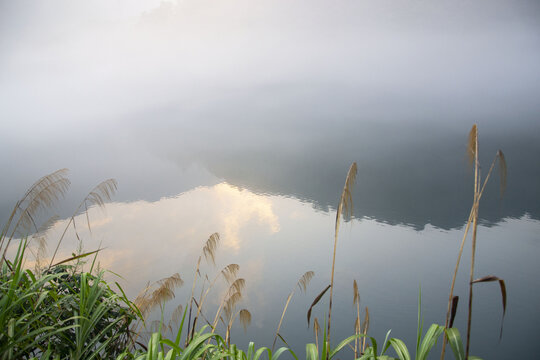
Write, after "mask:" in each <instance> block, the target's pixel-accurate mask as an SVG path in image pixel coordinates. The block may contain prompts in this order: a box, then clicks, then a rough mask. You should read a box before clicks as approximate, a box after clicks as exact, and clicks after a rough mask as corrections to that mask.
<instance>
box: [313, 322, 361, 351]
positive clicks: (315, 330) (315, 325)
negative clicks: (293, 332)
mask: <svg viewBox="0 0 540 360" xmlns="http://www.w3.org/2000/svg"><path fill="white" fill-rule="evenodd" d="M320 332H321V327H320V326H319V319H317V318H315V319H313V333H314V334H315V346H316V347H317V352H319V334H320ZM355 358H356V357H355Z"/></svg>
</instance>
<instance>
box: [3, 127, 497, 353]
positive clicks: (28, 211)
mask: <svg viewBox="0 0 540 360" xmlns="http://www.w3.org/2000/svg"><path fill="white" fill-rule="evenodd" d="M467 151H468V155H469V159H470V160H471V165H472V168H473V169H474V197H473V203H472V206H471V211H470V215H469V218H468V221H467V224H466V229H465V232H464V234H463V238H462V241H461V244H460V248H459V253H458V258H457V261H456V267H455V269H454V272H453V276H452V280H451V286H450V291H449V300H448V310H447V313H446V316H445V319H444V325H438V324H432V325H430V326H429V327H428V328H427V331H426V332H425V333H424V326H423V319H422V313H421V293H420V291H419V295H418V319H417V337H416V344H414V346H413V347H412V348H408V347H407V346H406V345H405V343H404V342H403V341H402V340H400V339H397V338H391V337H390V331H388V333H387V334H386V338H385V339H384V341H383V342H382V343H380V344H378V343H377V341H376V339H374V338H373V337H371V336H369V322H370V318H369V309H368V307H365V309H364V311H363V312H362V309H361V307H360V290H359V288H358V285H357V282H356V280H354V281H353V284H352V285H353V286H352V287H353V289H352V290H353V303H354V306H355V311H356V314H355V315H356V318H355V328H354V334H352V335H351V336H349V337H347V338H346V339H344V340H341V341H339V342H338V341H335V340H334V338H333V337H332V336H331V335H332V300H333V296H334V291H333V290H334V273H335V267H336V261H335V259H336V252H337V249H338V246H337V244H338V238H339V228H340V224H341V222H342V221H343V220H347V219H350V217H351V215H352V213H353V212H352V210H353V203H352V191H353V188H354V183H355V179H356V174H357V172H358V169H357V165H356V163H353V164H352V165H351V166H350V168H349V171H348V173H347V176H346V180H345V184H344V187H343V190H342V193H341V196H340V199H339V202H338V206H337V211H336V219H335V229H334V246H333V249H332V270H331V274H330V284H328V286H326V287H325V288H324V289H322V291H321V292H320V293H319V294H318V295H317V296H316V297H315V299H314V300H313V302H312V304H311V306H310V307H309V309H308V310H307V322H308V327H309V326H311V327H312V329H313V332H314V334H313V335H314V342H313V343H308V344H306V346H305V358H306V360H330V359H332V358H334V357H335V356H336V355H337V354H338V353H339V352H340V351H342V350H343V349H344V348H349V349H350V350H351V351H352V352H353V354H354V358H353V359H358V360H372V359H375V360H376V359H381V360H389V359H400V360H409V359H415V360H425V359H427V358H428V355H430V353H432V350H433V348H434V346H435V345H436V343H437V342H438V341H439V340H441V339H440V338H441V337H442V340H441V341H442V352H441V355H440V359H441V360H443V359H444V358H445V356H448V355H447V354H446V345H447V344H448V345H450V348H451V355H450V356H453V358H455V359H459V360H461V359H479V358H478V357H475V356H470V355H469V349H470V342H471V336H470V329H471V322H472V304H473V285H474V284H477V283H483V282H497V283H498V284H499V287H500V290H501V298H502V303H503V310H502V320H501V329H500V336H501V337H502V334H503V332H502V330H503V327H502V323H503V320H504V314H505V312H506V297H507V294H506V284H505V282H504V280H503V279H501V278H498V277H496V276H493V275H489V276H484V277H481V278H477V279H475V277H474V276H475V275H474V266H475V251H476V233H477V225H478V219H479V218H478V213H479V204H480V199H481V198H482V195H483V192H484V189H485V186H486V184H487V182H488V180H489V179H490V177H491V175H492V173H493V170H494V168H495V165H496V164H498V167H499V170H500V172H499V175H500V181H501V196H502V195H503V194H504V190H505V187H506V161H505V158H504V154H503V153H502V151H500V150H499V151H498V152H497V153H496V155H495V158H494V160H493V161H492V163H491V166H490V168H489V170H488V172H487V173H486V174H485V177H482V174H481V167H480V163H479V145H478V131H477V127H476V125H474V126H473V127H472V129H471V131H470V134H469V143H468V149H467ZM66 175H67V170H66V169H62V170H58V171H56V172H54V173H52V174H49V175H47V176H44V177H43V178H41V179H39V180H38V181H36V182H35V183H34V184H33V185H32V186H31V187H30V189H29V190H28V191H27V192H26V193H25V194H24V196H23V197H22V198H21V200H19V201H18V202H17V204H16V205H15V207H14V209H13V211H12V213H11V215H10V217H9V219H8V221H7V223H6V224H5V225H4V227H3V229H2V232H1V234H0V254H2V257H1V258H0V327H1V332H0V359H2V360H3V359H6V360H8V359H42V360H46V359H117V360H122V359H137V360H143V359H145V360H152V359H164V360H165V359H167V360H172V359H182V360H198V359H200V360H220V359H228V360H259V359H268V360H277V359H278V358H279V357H281V356H282V355H283V354H285V353H287V354H288V355H287V356H289V357H292V358H294V359H295V360H299V359H300V358H303V356H301V354H300V353H298V354H297V353H296V352H295V350H293V349H292V348H291V347H290V346H289V345H288V344H287V341H286V339H284V338H283V336H282V334H281V333H280V329H281V326H282V323H283V319H284V317H285V315H286V312H287V308H288V306H289V304H290V303H291V301H292V300H293V297H294V294H295V292H296V290H299V291H301V292H305V291H306V289H307V287H308V286H309V283H310V280H311V279H312V278H313V276H314V275H315V274H314V272H313V271H307V272H305V273H304V274H303V275H302V276H301V277H300V279H299V280H298V281H297V283H296V285H295V286H294V288H292V290H291V292H290V293H289V295H288V297H287V299H286V301H285V304H284V308H283V312H282V314H281V317H280V319H279V322H278V323H277V329H276V332H275V336H274V339H273V343H272V346H271V347H260V348H256V347H255V344H254V343H253V342H251V343H249V345H248V347H247V349H246V350H240V349H238V347H237V346H236V345H235V344H234V343H233V342H232V340H231V329H232V327H233V325H235V324H237V323H238V322H239V323H240V325H241V326H243V328H244V330H246V328H247V326H249V324H250V323H251V313H250V311H249V310H248V309H246V308H242V307H241V303H242V298H243V294H244V290H245V287H246V281H245V280H244V279H243V278H240V277H238V274H239V270H240V266H239V265H238V264H234V263H233V264H229V265H227V266H225V267H224V268H223V269H221V270H220V271H218V272H217V273H216V274H203V273H202V271H201V263H202V262H203V261H204V262H205V263H207V264H209V265H215V259H216V256H217V252H218V249H219V245H220V240H221V239H220V236H219V234H218V233H214V234H212V235H210V236H209V238H208V240H206V242H205V244H204V246H203V248H202V251H201V255H200V256H199V257H198V259H197V265H196V268H195V271H194V275H193V279H192V284H191V296H190V297H189V300H188V301H187V303H186V304H184V305H182V304H181V305H179V306H177V307H176V308H174V309H169V308H168V307H167V306H168V304H169V301H170V300H171V299H172V298H174V296H175V289H177V288H178V287H180V286H182V285H183V284H184V279H183V278H182V277H181V276H180V274H177V273H176V274H173V275H171V276H169V277H167V278H164V279H161V280H158V281H156V282H154V283H148V285H147V286H146V287H145V288H144V289H142V291H141V292H140V294H139V295H138V296H137V297H136V298H135V300H133V301H132V300H130V299H128V297H127V296H126V294H125V292H124V290H123V289H122V287H121V286H120V284H118V283H117V282H114V283H113V282H110V281H106V280H104V275H105V274H106V272H105V271H104V270H101V269H99V266H98V265H96V264H97V263H96V259H97V257H98V256H99V252H100V251H102V249H96V250H94V251H90V252H85V253H83V251H82V243H81V240H80V238H79V236H78V234H77V226H76V224H75V216H76V215H79V214H82V213H85V214H86V220H87V224H86V226H87V227H88V229H89V231H90V232H91V231H92V230H91V226H90V220H89V218H88V209H89V208H90V207H92V206H96V205H97V206H99V207H104V206H105V204H106V202H107V201H110V200H111V197H112V196H113V195H114V193H115V191H116V187H117V184H116V181H115V180H114V179H109V180H106V181H104V182H102V183H101V184H99V185H98V186H96V187H95V188H94V189H93V190H92V191H91V192H90V193H89V194H88V196H87V197H85V198H84V199H83V201H82V202H81V203H80V205H79V206H78V208H77V209H76V211H75V212H74V214H73V215H72V216H71V218H70V219H69V221H68V223H67V226H66V228H65V230H64V232H63V233H62V235H61V237H60V238H59V239H58V240H57V243H56V246H55V249H54V252H53V254H52V256H51V257H50V258H49V259H48V258H47V257H46V251H45V249H46V242H47V240H46V235H47V230H48V229H49V228H50V226H51V225H52V224H54V222H55V221H56V220H57V218H55V217H53V218H51V219H49V220H48V221H45V222H44V223H43V224H42V225H40V226H38V224H37V223H36V218H37V216H38V214H41V213H43V212H44V211H46V210H47V209H48V208H50V207H51V206H52V205H53V204H54V203H56V202H57V201H59V200H60V199H61V198H62V197H63V196H64V194H65V193H66V192H67V190H68V188H69V185H70V182H69V180H68V179H67V177H66ZM70 228H72V229H73V230H74V232H75V235H76V237H77V239H78V241H79V243H80V245H81V246H79V249H78V250H77V251H76V252H75V253H73V254H72V256H71V257H69V258H66V259H63V260H57V259H56V255H57V252H58V250H59V248H60V246H61V243H62V241H63V239H64V237H65V235H66V232H67V230H68V229H70ZM469 231H471V233H472V235H471V248H472V258H471V264H470V281H469V296H468V307H467V310H468V317H467V329H466V332H465V334H466V335H465V337H464V339H465V341H463V339H462V337H461V334H460V332H459V330H458V329H457V328H455V327H453V325H454V319H455V316H456V312H457V308H458V304H459V297H458V296H457V295H454V285H455V281H456V275H457V272H458V269H459V266H460V260H461V255H462V253H463V249H464V246H465V243H466V240H467V237H468V234H469ZM30 234H32V235H30ZM10 247H12V248H13V249H12V250H11V252H9V253H8V249H9V248H10ZM14 249H16V253H15V254H14V255H13V256H11V258H10V256H9V254H10V253H13V252H14ZM55 260H56V261H55ZM29 264H33V269H30V268H29V267H30V266H29ZM83 266H84V267H85V268H86V269H87V270H84V269H83ZM218 283H221V285H223V284H225V286H226V287H227V290H226V291H225V292H224V294H221V295H220V297H219V306H218V308H217V310H216V311H215V313H214V314H210V312H209V310H208V307H207V306H205V305H206V304H207V299H208V298H209V296H210V297H214V298H215V297H216V296H218V295H216V294H215V293H216V291H215V287H216V284H218ZM212 290H214V292H212ZM197 294H198V295H197ZM327 294H328V296H327ZM326 296H327V297H328V311H327V312H325V314H323V316H320V317H317V316H313V321H312V312H313V310H314V308H315V306H316V305H317V304H318V303H320V302H324V301H326ZM165 313H167V314H171V316H170V319H165V316H164V314H165ZM152 314H153V315H155V314H159V315H160V320H156V321H150V320H149V319H150V318H151V315H152ZM320 319H322V322H321V320H320ZM334 326H335V324H334ZM331 340H332V341H331ZM278 341H279V342H280V343H281V344H282V346H281V347H278V348H277V349H276V347H277V346H276V345H277V343H278ZM411 350H414V351H412V352H411ZM434 355H435V354H433V353H432V355H431V356H432V357H433V356H434ZM450 356H448V358H449V357H450Z"/></svg>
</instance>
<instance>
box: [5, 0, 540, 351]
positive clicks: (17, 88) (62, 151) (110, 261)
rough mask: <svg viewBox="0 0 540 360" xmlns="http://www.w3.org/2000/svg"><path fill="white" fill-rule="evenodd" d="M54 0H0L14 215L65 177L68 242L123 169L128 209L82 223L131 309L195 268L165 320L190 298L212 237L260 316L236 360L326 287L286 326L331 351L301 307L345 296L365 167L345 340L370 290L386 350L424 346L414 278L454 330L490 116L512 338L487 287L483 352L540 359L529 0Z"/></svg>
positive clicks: (481, 314)
mask: <svg viewBox="0 0 540 360" xmlns="http://www.w3.org/2000/svg"><path fill="white" fill-rule="evenodd" d="M98 3H99V2H98ZM315 3H316V4H317V6H314V5H313V4H315ZM55 4H56V5H57V7H56V8H55V11H52V10H51V8H49V7H45V6H44V5H43V6H42V5H33V4H30V3H25V2H13V3H10V2H7V1H6V2H1V3H0V20H2V21H0V30H1V31H0V47H1V50H2V51H0V53H1V54H2V55H1V56H0V117H1V118H2V122H1V123H0V131H1V132H0V168H1V169H2V173H3V174H2V176H1V179H2V186H1V187H0V188H1V189H0V220H2V221H5V219H6V218H7V217H8V215H9V212H10V210H11V208H12V206H13V204H14V203H15V202H16V201H17V199H18V198H19V197H20V196H21V195H22V194H23V193H24V191H25V190H26V189H27V188H28V187H29V186H30V185H31V184H32V182H33V181H35V179H37V178H39V177H40V176H42V175H44V174H46V173H50V172H52V171H54V170H56V169H59V168H64V167H67V168H69V169H70V170H71V172H70V179H71V181H72V187H71V190H70V192H69V194H68V196H67V197H66V199H65V201H63V202H62V203H61V204H59V205H58V206H57V207H55V208H54V209H52V213H58V214H59V215H60V218H61V220H59V221H58V222H57V223H56V224H55V225H54V227H53V228H52V229H51V231H50V234H49V239H50V240H49V241H50V242H49V249H50V250H51V248H52V246H53V244H55V240H56V239H58V238H59V236H60V234H61V231H62V230H63V228H64V227H65V224H66V223H67V220H66V219H69V216H70V215H71V213H72V211H73V210H74V209H75V208H76V207H77V205H78V204H79V202H80V201H81V199H83V198H84V197H85V196H86V194H87V193H88V192H89V191H90V190H91V189H92V187H93V186H95V185H96V184H98V183H99V182H100V181H102V180H105V179H108V178H111V177H113V178H115V179H117V180H118V183H119V188H118V192H117V194H116V195H115V196H114V198H113V201H112V202H111V203H109V204H108V205H107V206H106V208H105V210H104V211H102V210H100V209H97V208H92V209H90V211H89V217H90V221H91V228H92V233H90V232H89V231H88V229H87V227H86V216H85V215H78V216H77V217H76V218H75V221H76V224H77V225H78V229H79V235H80V236H81V238H82V239H83V246H84V250H93V249H95V248H97V247H98V246H100V245H101V246H103V247H105V250H104V251H103V252H102V253H100V256H99V261H100V266H101V267H103V268H106V269H110V270H112V271H114V272H116V273H119V274H121V275H122V276H123V279H120V280H119V281H120V282H121V283H122V284H123V286H124V288H125V289H126V290H127V293H128V295H129V296H131V297H135V296H136V294H137V293H138V292H139V291H140V290H141V289H142V288H144V287H145V286H146V284H147V282H148V281H155V280H158V279H160V278H163V277H166V276H169V275H171V274H172V273H175V272H179V273H180V274H181V276H182V278H183V279H184V280H185V281H186V285H184V287H183V288H180V289H179V290H178V291H177V294H176V298H175V299H174V300H173V301H172V302H171V303H170V304H169V306H170V308H171V309H172V308H173V307H174V306H175V305H177V304H180V303H185V302H186V301H187V299H188V297H189V292H190V290H191V281H192V280H191V279H192V278H193V273H194V268H195V265H196V262H197V258H198V256H199V255H200V254H201V249H202V247H203V245H204V242H205V241H206V239H207V238H208V236H209V235H210V234H212V233H214V232H218V233H219V234H220V236H221V244H220V246H219V248H218V251H217V257H216V266H212V265H209V264H204V263H203V267H202V273H203V274H205V273H207V274H208V275H209V276H210V277H212V276H214V274H216V273H217V272H218V271H219V270H220V269H221V268H222V267H223V266H225V265H227V264H229V263H237V264H239V265H240V274H239V275H240V276H241V277H243V278H245V279H246V291H245V295H244V299H243V301H242V303H241V304H240V307H245V308H247V309H249V310H250V312H251V314H252V324H251V326H250V327H249V329H248V333H247V335H246V334H244V332H243V330H242V328H241V326H240V325H239V324H238V325H237V326H236V327H235V328H234V330H233V333H232V339H233V341H235V342H237V343H238V344H239V345H240V346H241V347H244V348H245V347H246V345H247V342H248V341H255V342H256V344H258V345H259V346H263V345H271V343H272V340H273V335H274V332H275V329H276V326H277V323H278V321H279V317H280V315H281V311H282V309H283V305H284V303H285V300H286V298H287V295H288V293H289V292H290V291H291V289H292V288H293V287H294V285H295V283H296V281H297V280H298V278H299V277H300V276H301V275H302V274H303V273H305V272H306V271H309V270H313V271H314V272H315V277H314V278H313V280H312V282H311V283H310V285H309V287H308V289H307V293H306V294H302V293H300V292H297V293H296V294H295V296H294V298H293V300H292V302H291V305H290V307H289V310H288V313H287V316H286V317H285V320H284V324H283V327H282V331H281V333H282V335H283V337H284V338H285V339H286V340H287V342H288V343H289V344H290V345H291V346H292V347H293V348H294V349H295V350H296V351H297V352H298V353H300V354H302V353H303V351H304V350H303V348H304V346H305V343H306V342H312V341H314V337H313V333H312V330H311V329H308V328H307V321H306V312H307V310H308V307H309V305H310V304H311V302H312V301H313V299H314V298H315V296H316V295H317V294H318V293H319V292H320V291H321V290H322V289H323V288H324V287H325V286H326V285H328V283H329V281H330V268H331V252H332V246H333V231H334V220H335V208H336V206H337V202H338V199H339V196H340V193H341V190H342V187H343V183H344V180H345V176H346V173H347V170H348V167H349V166H350V164H351V163H352V162H353V161H356V162H357V164H358V177H357V184H356V186H355V188H354V190H353V191H354V216H353V219H352V220H350V221H348V222H346V223H344V224H343V225H342V228H341V233H340V238H339V243H338V250H337V259H336V261H337V265H336V283H335V300H334V301H335V307H334V312H333V318H334V322H333V331H334V333H333V339H334V340H336V341H337V340H338V339H342V338H345V337H347V336H349V335H351V334H352V333H353V326H354V317H355V308H354V307H353V304H352V299H353V293H352V283H353V280H355V279H356V280H357V282H358V285H359V290H360V295H361V306H362V307H365V306H367V307H369V312H370V316H371V322H370V324H371V325H370V332H371V334H372V335H373V336H375V337H376V338H377V339H378V340H379V339H380V341H382V340H383V339H384V335H385V334H386V332H387V331H388V330H389V329H392V335H393V336H395V337H397V338H401V339H404V340H405V342H406V343H407V344H408V345H409V347H412V346H413V344H414V341H415V340H414V337H415V334H416V317H417V299H418V290H419V287H421V290H422V303H423V307H422V310H423V314H424V318H425V324H426V325H429V324H430V323H432V322H436V323H443V322H444V316H445V312H446V301H447V298H448V292H449V287H450V281H451V275H452V274H451V273H452V271H453V268H454V265H455V261H456V256H457V252H458V249H459V245H460V241H461V238H462V236H463V232H464V226H465V222H466V219H467V218H468V214H469V209H470V206H471V204H472V188H473V176H472V172H471V170H470V169H469V168H468V165H467V160H466V157H465V147H466V142H467V134H468V131H469V129H470V127H471V126H472V124H473V123H477V124H478V126H479V134H480V142H479V143H480V162H481V165H482V172H483V174H484V175H485V173H486V172H487V169H488V168H489V165H490V164H491V161H492V159H493V157H494V155H495V153H496V151H497V150H498V149H502V150H503V151H504V153H505V155H506V159H507V163H508V186H507V189H506V192H505V195H504V197H503V198H502V199H501V197H500V194H499V180H498V174H495V175H496V176H494V177H493V178H492V179H491V181H490V182H489V184H488V187H487V190H486V193H485V195H484V196H483V198H482V203H481V207H480V217H481V223H480V226H479V229H478V246H477V265H476V271H475V272H476V277H481V276H485V275H496V276H499V277H501V278H503V279H505V281H506V284H507V289H508V305H507V312H506V318H505V321H504V325H505V327H504V336H503V338H502V341H500V342H499V339H498V336H499V326H500V322H501V313H502V305H501V298H500V295H499V290H498V287H497V286H496V285H495V283H488V284H479V285H477V286H476V291H475V297H474V313H473V333H472V353H473V354H477V355H479V356H482V357H483V358H485V359H511V358H517V357H523V356H530V355H531V354H534V353H536V352H537V351H536V348H535V347H534V344H535V343H534V340H535V339H536V336H535V335H534V334H535V333H536V332H535V330H536V328H537V324H538V323H539V322H540V312H539V311H538V304H539V303H540V280H538V278H539V277H538V274H539V272H540V261H538V258H539V256H540V187H539V184H540V162H539V161H538V159H539V156H540V141H539V140H540V136H539V135H540V121H539V120H540V101H538V94H540V85H539V84H540V67H539V65H538V64H540V46H539V45H538V44H540V41H539V40H540V27H539V24H540V21H538V19H539V17H540V16H539V14H540V11H539V8H538V4H537V3H536V2H535V1H502V0H501V1H489V2H485V1H478V2H475V3H474V4H472V3H468V2H455V3H450V2H448V3H447V2H443V1H441V2H433V3H430V4H415V5H414V6H411V4H410V3H409V2H407V1H389V2H388V1H377V2H370V1H366V2H352V1H343V2H340V3H339V6H337V5H336V6H330V5H329V4H328V3H326V2H322V1H310V2H304V1H300V0H295V1H286V2H285V1H273V2H264V1H263V2H261V3H260V4H259V5H253V4H251V2H243V1H239V0H238V1H230V2H223V3H220V4H214V3H212V2H207V1H199V2H193V1H184V2H181V1H176V2H174V1H173V2H161V3H160V2H157V1H156V2H148V3H145V4H143V3H142V2H141V3H139V2H130V3H129V4H128V3H127V2H126V3H123V2H122V1H119V2H117V3H116V5H111V4H110V2H102V3H99V4H97V5H95V7H93V6H94V5H89V4H87V3H84V2H80V3H77V2H74V3H73V4H78V5H73V4H72V3H69V4H68V3H66V2H62V1H58V2H57V3H55ZM70 4H71V5H70ZM501 24H502V25H501ZM49 215H51V214H49ZM42 218H43V219H45V218H47V216H46V215H45V214H43V215H42ZM75 239H76V237H75V235H74V234H73V233H70V234H69V236H68V239H67V241H66V242H65V243H64V244H63V247H62V255H64V256H69V255H70V254H71V252H72V251H74V249H76V247H77V246H78V245H77V242H76V241H75ZM469 261H470V243H469V242H468V243H467V248H466V252H465V255H464V258H463V260H462V266H463V268H462V269H461V271H460V273H459V277H458V280H457V285H456V292H455V293H456V294H457V295H459V296H460V299H461V303H460V308H459V310H458V315H457V320H456V324H457V326H458V328H459V329H460V330H461V331H462V333H464V332H465V328H466V310H465V303H466V299H467V281H468V274H467V270H466V269H467V268H468V266H469ZM111 276H112V275H111ZM224 290H225V286H224V284H219V283H218V285H217V287H216V288H215V290H214V291H213V292H212V293H211V295H210V297H209V300H208V305H209V307H208V309H207V314H208V316H209V317H212V316H213V311H214V308H215V307H216V306H217V304H218V302H219V298H220V296H221V294H222V293H223V291H224ZM326 311H327V302H326V301H324V302H321V303H320V304H319V305H318V306H317V307H316V308H315V310H314V316H316V317H318V318H319V319H320V321H321V322H322V321H323V319H324V318H325V313H326ZM167 312H170V309H168V310H167ZM344 357H345V356H344ZM433 358H437V356H434V357H433Z"/></svg>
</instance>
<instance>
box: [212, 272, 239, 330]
mask: <svg viewBox="0 0 540 360" xmlns="http://www.w3.org/2000/svg"><path fill="white" fill-rule="evenodd" d="M245 283H246V282H245V280H244V279H237V280H236V281H234V282H233V283H232V284H231V286H229V289H228V290H227V292H226V293H225V295H224V296H223V298H222V300H221V302H220V304H219V307H218V309H217V311H216V316H215V317H214V321H213V322H212V333H214V332H215V331H216V327H217V324H218V321H219V319H220V315H221V311H222V310H223V312H224V313H225V317H227V318H229V319H230V317H231V315H232V314H233V312H234V308H235V306H236V304H237V303H238V302H239V301H240V300H241V299H242V291H243V290H244V287H245Z"/></svg>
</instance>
